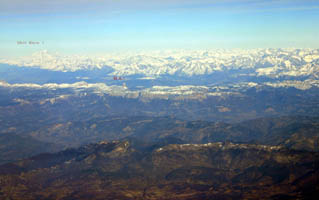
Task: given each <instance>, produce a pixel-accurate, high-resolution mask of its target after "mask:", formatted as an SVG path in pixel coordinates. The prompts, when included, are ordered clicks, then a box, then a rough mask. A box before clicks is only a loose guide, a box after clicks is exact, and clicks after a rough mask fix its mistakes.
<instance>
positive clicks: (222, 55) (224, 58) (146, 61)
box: [0, 49, 319, 78]
mask: <svg viewBox="0 0 319 200" xmlns="http://www.w3.org/2000/svg"><path fill="white" fill-rule="evenodd" d="M0 63H5V64H10V65H16V66H23V67H35V68H41V69H48V70H52V71H63V72H74V71H78V70H91V69H102V68H104V67H109V68H112V72H111V73H110V75H119V76H129V75H137V74H138V75H143V76H145V77H157V76H161V75H177V76H193V75H209V74H212V73H214V72H222V71H231V70H233V71H234V70H237V71H240V73H241V74H238V75H250V76H269V77H280V76H292V77H296V76H313V77H314V78H318V77H319V50H318V49H251V50H243V49H232V50H222V49H219V50H208V51H204V50H197V51H195V50H194V51H186V50H170V51H156V52H139V53H118V54H106V55H102V56H79V55H73V56H64V55H60V54H58V53H49V52H48V51H40V52H36V53H34V54H32V56H29V57H22V58H19V59H14V60H12V59H0Z"/></svg>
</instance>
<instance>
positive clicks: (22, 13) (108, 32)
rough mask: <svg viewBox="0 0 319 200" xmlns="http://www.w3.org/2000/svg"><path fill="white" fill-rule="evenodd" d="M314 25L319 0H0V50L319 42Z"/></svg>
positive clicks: (0, 53)
mask: <svg viewBox="0 0 319 200" xmlns="http://www.w3.org/2000/svg"><path fill="white" fill-rule="evenodd" d="M318 25H319V1H318V0H157V1H154V0H51V1H49V0H28V1H26V0H10V1H8V0H0V27H1V29H0V58H8V57H15V56H24V55H30V54H31V53H33V52H35V51H40V50H44V49H45V50H49V51H52V52H59V53H62V54H99V53H104V52H114V51H135V50H163V49H220V48H227V49H229V48H319V39H318V38H319V26H318ZM30 42H31V43H30Z"/></svg>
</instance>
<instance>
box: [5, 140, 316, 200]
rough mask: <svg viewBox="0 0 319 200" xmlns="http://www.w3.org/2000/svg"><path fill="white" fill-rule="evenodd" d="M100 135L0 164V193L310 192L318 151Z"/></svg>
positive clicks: (247, 195)
mask: <svg viewBox="0 0 319 200" xmlns="http://www.w3.org/2000/svg"><path fill="white" fill-rule="evenodd" d="M135 147H137V145H136V144H135V146H131V144H130V142H128V141H124V142H117V141H114V142H109V143H108V142H101V143H99V144H91V145H87V146H84V147H81V148H79V149H69V150H66V151H62V152H60V153H56V154H42V155H38V156H35V157H32V158H29V159H26V160H23V161H19V162H16V163H11V164H6V165H2V166H0V172H1V175H0V180H1V181H0V198H1V199H6V198H8V199H283V198H285V199H297V198H299V199H310V198H313V197H314V196H311V195H314V194H315V195H317V196H318V192H319V188H318V187H317V185H318V180H319V168H318V164H319V155H318V153H311V152H303V151H293V150H288V149H285V148H281V147H277V146H262V145H247V144H233V143H208V144H201V145H196V144H170V145H167V146H162V147H160V148H155V149H153V150H146V148H144V150H143V151H141V150H138V148H135Z"/></svg>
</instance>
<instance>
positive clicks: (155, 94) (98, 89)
mask: <svg viewBox="0 0 319 200" xmlns="http://www.w3.org/2000/svg"><path fill="white" fill-rule="evenodd" d="M0 87H9V88H29V89H49V90H55V89H60V88H69V89H72V90H74V91H83V92H85V91H87V90H91V91H93V92H94V93H95V94H98V95H104V94H107V95H111V96H122V97H126V98H149V99H153V98H160V99H168V98H174V99H179V98H190V99H193V98H195V99H201V98H207V97H208V96H234V95H235V96H238V95H239V96H241V95H242V94H241V92H243V91H245V90H247V89H249V88H260V87H273V88H290V87H294V88H297V89H300V90H307V89H310V88H312V87H316V88H319V80H313V79H308V80H305V81H295V80H294V81H290V80H287V81H281V82H280V81H277V82H265V83H259V84H258V83H255V82H241V83H237V84H231V85H223V86H194V85H180V86H153V87H150V88H143V89H140V90H129V89H128V88H127V87H126V86H117V85H106V84H105V83H86V82H84V81H81V82H77V83H73V84H68V83H62V84H56V83H48V84H43V85H40V84H32V83H22V84H9V83H7V82H4V81H0ZM63 98H64V97H63Z"/></svg>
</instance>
